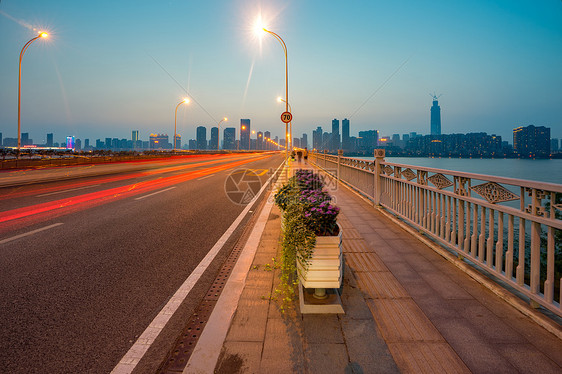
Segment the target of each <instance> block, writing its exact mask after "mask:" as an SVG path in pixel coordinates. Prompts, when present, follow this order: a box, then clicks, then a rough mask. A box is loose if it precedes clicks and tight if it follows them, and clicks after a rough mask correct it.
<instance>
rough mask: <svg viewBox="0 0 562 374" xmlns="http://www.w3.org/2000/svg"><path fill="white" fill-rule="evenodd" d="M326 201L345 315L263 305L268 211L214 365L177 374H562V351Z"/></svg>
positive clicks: (367, 216) (268, 268)
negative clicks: (338, 242) (338, 247)
mask: <svg viewBox="0 0 562 374" xmlns="http://www.w3.org/2000/svg"><path fill="white" fill-rule="evenodd" d="M299 166H301V165H299V164H297V163H293V165H292V167H293V168H298V167H299ZM332 194H333V195H334V196H335V198H336V202H337V205H338V206H339V207H340V208H341V213H340V216H339V217H338V222H339V223H340V225H341V226H342V228H343V248H344V257H345V261H346V269H345V278H344V285H343V294H342V302H343V308H344V310H345V314H343V315H310V314H306V315H303V314H301V313H300V312H299V309H298V302H297V301H296V302H295V303H294V307H293V308H292V309H290V310H289V311H288V312H286V313H285V314H282V313H281V312H280V311H279V306H280V301H277V300H271V299H270V298H269V296H270V295H271V294H272V293H273V290H274V289H275V288H276V286H277V284H278V282H279V269H276V268H275V266H274V260H273V258H275V259H277V258H280V255H279V246H280V239H281V228H280V226H281V225H280V223H281V222H280V214H281V213H280V211H279V210H278V209H277V208H276V207H274V206H271V202H269V204H270V206H269V207H268V208H267V211H266V212H265V213H264V214H267V221H266V222H265V226H264V228H263V232H262V233H261V237H260V239H259V243H258V244H256V245H257V250H256V251H255V256H254V257H253V261H252V263H251V266H250V267H249V270H248V271H247V277H246V279H245V283H244V285H243V290H242V291H241V295H240V297H239V300H238V302H237V304H236V305H235V306H234V308H235V309H236V310H235V312H233V317H232V320H231V321H228V322H229V325H230V327H229V329H228V332H227V333H226V335H222V337H219V338H220V339H219V340H221V342H222V349H221V352H220V356H219V357H218V361H213V362H211V363H210V364H209V365H210V366H207V369H201V367H200V368H199V369H197V370H195V369H193V370H192V369H190V367H189V366H188V367H187V368H186V370H185V371H184V373H191V372H213V368H214V371H215V372H217V373H278V372H283V373H286V372H299V373H389V372H403V373H419V372H425V373H442V372H447V373H449V372H455V373H468V372H473V373H536V372H540V373H560V372H562V341H561V340H560V339H558V338H557V337H555V336H554V335H553V334H551V333H549V332H547V331H546V330H545V329H543V328H542V327H540V326H538V325H536V324H535V323H534V322H532V321H530V320H529V319H528V318H527V317H525V316H524V315H522V314H521V313H520V312H518V311H517V310H515V309H514V308H513V307H511V306H510V305H508V304H507V303H505V302H504V301H502V300H501V299H500V298H498V297H497V296H496V295H494V294H493V293H492V292H490V291H489V290H487V289H486V288H484V287H483V286H482V285H480V284H479V283H477V282H476V281H474V280H473V279H472V278H470V277H469V276H468V275H466V274H465V273H464V272H462V271H461V270H459V269H458V268H457V267H455V266H454V265H453V264H451V263H450V262H448V261H447V260H445V259H444V258H443V257H441V256H440V255H438V254H436V253H435V252H434V251H433V250H432V249H431V248H429V247H428V246H426V245H425V244H423V243H421V242H420V241H418V240H417V239H416V238H415V237H414V236H412V235H411V234H409V233H408V232H406V231H404V230H403V229H402V228H400V227H399V226H398V225H397V224H395V223H394V222H393V221H392V220H390V219H389V218H388V217H387V216H386V215H384V214H382V213H381V212H380V211H378V210H377V209H375V208H373V207H372V206H371V205H370V204H368V203H367V202H366V201H365V200H363V199H362V198H360V197H358V196H357V195H355V194H354V193H353V192H351V191H350V190H348V189H347V188H344V187H342V186H339V188H338V189H337V191H336V192H335V193H332ZM244 275H246V274H244ZM221 297H222V296H221ZM217 313H220V311H217ZM218 344H221V343H220V342H219V343H218ZM198 345H199V343H198ZM199 351H202V352H204V351H205V346H201V347H199ZM192 359H197V358H196V357H192ZM190 361H191V360H190ZM215 362H216V366H215V365H214V364H215Z"/></svg>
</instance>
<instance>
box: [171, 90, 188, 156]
mask: <svg viewBox="0 0 562 374" xmlns="http://www.w3.org/2000/svg"><path fill="white" fill-rule="evenodd" d="M182 104H189V99H188V98H185V99H183V100H182V101H180V102H179V103H178V105H176V115H175V116H174V152H175V151H176V136H177V128H178V126H177V124H178V108H179V106H180V105H182Z"/></svg>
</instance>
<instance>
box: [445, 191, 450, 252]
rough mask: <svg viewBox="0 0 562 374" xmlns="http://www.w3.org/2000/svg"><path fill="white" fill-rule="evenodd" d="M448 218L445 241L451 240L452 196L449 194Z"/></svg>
mask: <svg viewBox="0 0 562 374" xmlns="http://www.w3.org/2000/svg"><path fill="white" fill-rule="evenodd" d="M446 213H447V220H446V222H445V241H447V243H448V242H449V241H450V240H451V196H447V211H446Z"/></svg>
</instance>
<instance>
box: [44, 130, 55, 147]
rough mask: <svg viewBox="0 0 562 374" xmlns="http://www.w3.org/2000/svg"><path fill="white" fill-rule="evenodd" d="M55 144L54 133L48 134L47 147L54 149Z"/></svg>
mask: <svg viewBox="0 0 562 374" xmlns="http://www.w3.org/2000/svg"><path fill="white" fill-rule="evenodd" d="M53 144H54V141H53V133H52V132H51V133H48V134H47V143H46V144H45V145H46V146H47V147H52V146H53Z"/></svg>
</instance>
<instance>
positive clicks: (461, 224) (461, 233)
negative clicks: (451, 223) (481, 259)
mask: <svg viewBox="0 0 562 374" xmlns="http://www.w3.org/2000/svg"><path fill="white" fill-rule="evenodd" d="M457 219H458V225H457V226H458V228H459V237H458V241H457V243H458V248H459V250H460V251H462V247H463V245H464V201H462V200H459V215H458V218H457Z"/></svg>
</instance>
